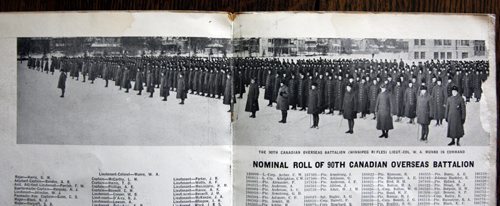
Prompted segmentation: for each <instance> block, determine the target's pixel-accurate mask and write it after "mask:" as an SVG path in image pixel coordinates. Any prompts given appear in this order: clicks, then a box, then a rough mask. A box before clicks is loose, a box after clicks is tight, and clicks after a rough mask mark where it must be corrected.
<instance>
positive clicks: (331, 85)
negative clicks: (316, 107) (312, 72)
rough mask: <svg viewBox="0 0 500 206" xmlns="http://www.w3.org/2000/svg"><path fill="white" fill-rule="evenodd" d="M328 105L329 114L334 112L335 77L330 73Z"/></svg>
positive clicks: (327, 94) (327, 82)
mask: <svg viewBox="0 0 500 206" xmlns="http://www.w3.org/2000/svg"><path fill="white" fill-rule="evenodd" d="M326 107H327V109H328V110H329V112H328V114H333V110H334V107H335V79H334V78H333V76H332V75H328V78H327V80H326Z"/></svg>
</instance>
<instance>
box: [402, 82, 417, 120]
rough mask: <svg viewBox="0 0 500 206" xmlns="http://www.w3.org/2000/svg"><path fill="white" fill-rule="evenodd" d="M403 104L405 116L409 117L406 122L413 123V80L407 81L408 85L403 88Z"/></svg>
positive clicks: (415, 96) (415, 100) (414, 115)
mask: <svg viewBox="0 0 500 206" xmlns="http://www.w3.org/2000/svg"><path fill="white" fill-rule="evenodd" d="M403 98H404V99H403V101H404V104H405V116H406V117H407V118H409V119H410V121H409V122H408V123H410V124H413V123H414V119H415V117H416V109H417V108H416V107H417V93H416V89H415V87H414V86H413V82H408V87H407V88H406V90H405V94H404V97H403Z"/></svg>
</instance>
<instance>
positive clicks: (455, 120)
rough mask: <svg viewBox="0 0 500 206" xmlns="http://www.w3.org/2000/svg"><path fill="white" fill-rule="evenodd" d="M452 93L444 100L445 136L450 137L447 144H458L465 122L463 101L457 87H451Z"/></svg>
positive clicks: (462, 134)
mask: <svg viewBox="0 0 500 206" xmlns="http://www.w3.org/2000/svg"><path fill="white" fill-rule="evenodd" d="M451 92H452V95H451V96H450V97H448V99H447V100H446V110H445V111H446V112H445V118H446V121H447V122H448V132H447V137H449V138H451V142H450V143H449V144H448V145H449V146H451V145H455V144H456V145H457V146H460V138H462V137H463V136H464V123H465V114H466V109H465V101H464V99H463V98H462V96H461V95H459V92H458V87H457V86H454V87H453V88H452V89H451Z"/></svg>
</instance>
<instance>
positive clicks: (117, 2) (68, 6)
mask: <svg viewBox="0 0 500 206" xmlns="http://www.w3.org/2000/svg"><path fill="white" fill-rule="evenodd" d="M75 10H203V11H230V12H242V11H368V12H440V13H443V12H444V13H487V14H495V15H496V16H497V18H496V20H495V22H496V25H495V33H496V36H495V45H496V47H495V51H496V52H495V54H496V63H497V65H498V63H499V60H500V52H499V50H498V49H499V41H498V40H499V35H498V32H499V18H498V16H499V15H500V0H288V1H286V0H248V1H237V0H197V1H187V0H163V1H162V0H140V1H139V0H135V1H131V0H108V1H105V0H48V1H37V0H11V1H8V0H0V11H75ZM409 26H411V25H409ZM422 32H425V31H422ZM499 74H500V72H499V70H498V69H497V70H496V76H497V77H498V76H499ZM497 85H500V81H499V80H498V78H497ZM498 96H499V95H498V91H497V102H498ZM497 108H498V109H497V110H498V111H500V107H499V105H497ZM497 117H498V114H497ZM499 129H500V127H499V125H497V130H499ZM497 138H498V137H497ZM497 145H499V146H500V144H497ZM498 155H500V153H499V150H498V149H497V156H498ZM499 166H500V165H499V164H498V161H497V171H498V168H499ZM499 190H500V184H498V181H497V194H498V191H499ZM497 200H498V195H497Z"/></svg>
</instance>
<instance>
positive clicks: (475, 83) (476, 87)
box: [472, 69, 483, 102]
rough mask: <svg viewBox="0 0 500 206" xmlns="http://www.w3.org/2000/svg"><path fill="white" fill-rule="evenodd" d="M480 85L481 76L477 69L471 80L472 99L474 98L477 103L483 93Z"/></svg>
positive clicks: (481, 82) (481, 81)
mask: <svg viewBox="0 0 500 206" xmlns="http://www.w3.org/2000/svg"><path fill="white" fill-rule="evenodd" d="M482 84H483V78H482V74H481V72H480V70H479V69H478V70H476V73H475V74H474V76H473V78H472V89H473V91H474V98H476V102H479V100H481V93H482V92H483V89H482Z"/></svg>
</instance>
